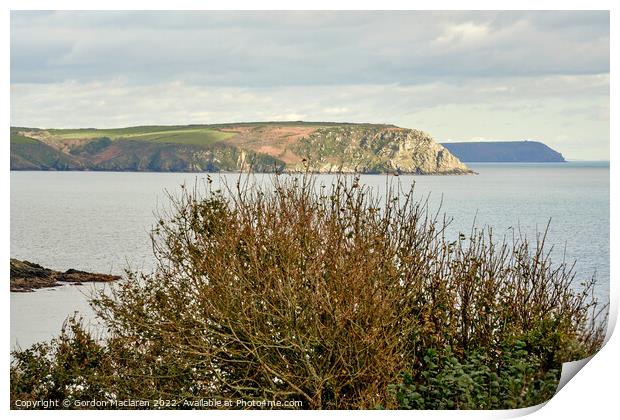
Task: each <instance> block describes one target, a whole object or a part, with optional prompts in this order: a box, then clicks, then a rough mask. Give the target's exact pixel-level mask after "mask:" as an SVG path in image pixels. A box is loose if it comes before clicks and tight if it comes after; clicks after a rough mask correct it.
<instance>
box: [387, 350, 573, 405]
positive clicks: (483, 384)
mask: <svg viewBox="0 0 620 420" xmlns="http://www.w3.org/2000/svg"><path fill="white" fill-rule="evenodd" d="M560 373H561V365H560V364H557V365H556V366H553V367H551V368H549V367H547V366H545V362H544V361H543V360H540V358H539V357H538V356H537V355H535V354H532V353H530V352H529V351H528V350H527V349H526V348H525V343H524V342H523V341H519V340H517V341H516V342H515V343H514V344H512V345H505V346H503V347H502V348H501V350H500V351H497V352H493V351H489V349H476V350H470V351H469V352H468V353H466V354H464V355H462V356H458V355H456V354H455V353H454V352H453V351H452V349H451V348H450V347H446V348H444V349H442V350H441V351H437V350H435V349H433V348H431V349H428V350H427V351H426V354H425V355H424V357H423V358H422V359H421V360H420V364H419V370H417V371H416V372H415V374H414V373H402V374H401V381H400V382H399V383H397V384H395V385H390V386H389V387H388V389H389V391H390V393H391V395H393V397H394V398H395V399H396V400H397V401H398V405H399V407H400V408H402V409H420V410H422V409H423V410H446V409H464V410H467V409H478V410H479V409H510V408H521V407H527V406H532V405H537V404H540V403H543V402H545V401H547V400H548V399H549V398H551V397H552V396H553V394H554V393H555V390H556V388H557V385H558V380H559V377H560Z"/></svg>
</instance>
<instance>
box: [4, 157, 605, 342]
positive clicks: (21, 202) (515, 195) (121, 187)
mask: <svg viewBox="0 0 620 420" xmlns="http://www.w3.org/2000/svg"><path fill="white" fill-rule="evenodd" d="M468 166H469V167H470V168H471V169H472V170H474V171H475V172H476V173H477V174H476V175H464V176H456V175H455V176H428V175H426V176H413V175H400V176H399V177H398V179H397V180H395V179H394V178H396V177H394V176H392V175H363V176H361V178H360V181H359V182H360V183H361V184H366V185H368V186H369V187H370V188H372V190H373V193H375V194H377V195H379V196H381V195H382V194H385V190H386V185H388V184H389V183H390V182H392V183H393V182H399V183H400V184H401V187H402V188H405V189H407V188H409V187H410V186H411V184H415V186H414V188H415V195H416V197H417V198H418V199H420V200H428V203H429V207H430V209H431V210H433V211H436V212H437V213H439V214H440V215H441V216H443V215H445V216H446V218H447V219H449V220H451V223H450V225H449V230H448V232H449V235H453V236H454V237H455V238H458V235H459V233H461V232H465V233H469V232H471V230H472V228H476V229H481V228H491V229H492V230H493V234H494V237H495V238H496V239H497V240H501V239H502V238H503V237H507V238H512V235H513V234H514V233H515V232H520V233H521V234H523V235H525V236H526V237H527V238H529V239H531V240H532V241H535V239H536V237H537V235H540V234H541V233H542V232H544V231H545V229H546V228H547V226H548V233H547V238H546V243H547V244H548V245H549V246H553V251H552V258H553V261H555V262H556V263H560V262H561V261H562V260H563V259H565V260H566V261H568V262H575V270H576V273H577V277H576V280H575V282H576V284H575V287H576V288H578V287H579V286H578V283H580V282H582V281H584V280H587V279H590V278H591V277H592V276H595V277H596V279H597V284H598V285H597V287H596V290H595V295H596V297H597V298H598V299H599V301H601V302H608V301H609V265H610V256H609V236H610V220H609V219H610V213H609V181H610V172H609V162H567V163H552V164H551V163H540V164H534V163H519V164H512V163H511V164H504V163H502V164H491V163H485V164H469V165H468ZM209 176H210V177H211V178H212V179H213V182H214V183H216V184H217V183H228V184H229V185H234V184H235V183H236V182H237V180H238V179H239V175H238V174H209ZM272 176H274V175H269V174H257V175H254V176H253V178H252V182H257V183H261V184H268V183H269V182H270V179H271V177H272ZM317 176H318V180H317V181H318V182H319V183H324V184H326V185H329V184H331V183H332V182H334V180H335V175H317ZM206 177H207V174H197V173H140V172H43V171H40V172H39V171H33V172H27V171H23V172H22V171H13V172H11V175H10V197H11V202H10V254H11V257H12V258H18V259H22V260H28V261H32V262H36V263H38V264H41V265H43V266H45V267H48V268H52V269H56V270H61V271H65V270H67V269H69V268H74V269H79V270H85V271H91V272H98V273H111V274H122V273H123V272H124V270H127V269H128V270H131V271H142V272H149V271H151V270H153V267H154V262H155V261H154V258H153V251H152V246H151V239H150V236H149V232H150V230H151V227H152V226H153V225H154V223H155V221H156V220H157V217H158V214H160V213H161V212H163V211H166V210H167V209H169V208H170V201H169V196H170V195H173V196H174V195H176V194H178V193H179V191H180V189H181V185H186V186H192V187H193V186H194V185H196V184H197V185H201V183H202V182H203V181H204V180H205V178H206ZM102 287H109V286H105V285H101V284H99V285H95V284H85V285H80V286H74V285H66V286H61V287H55V288H51V289H41V290H37V291H34V292H30V293H17V292H11V298H10V303H11V311H10V313H11V320H10V330H11V340H10V343H11V350H14V349H18V348H21V349H25V348H27V347H29V346H31V345H32V344H34V343H36V342H40V341H48V340H50V339H52V338H53V337H55V336H57V335H58V333H59V332H60V330H61V328H62V325H63V323H64V322H65V320H66V319H67V317H68V316H70V315H72V314H74V313H77V314H78V316H81V317H83V319H84V320H85V322H86V323H87V324H88V325H91V327H92V328H95V329H96V328H98V323H97V319H96V317H95V316H94V314H93V311H92V310H91V308H90V306H89V298H90V296H92V294H93V293H95V292H96V291H97V289H98V288H102Z"/></svg>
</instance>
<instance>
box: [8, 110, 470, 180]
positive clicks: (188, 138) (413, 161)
mask: <svg viewBox="0 0 620 420" xmlns="http://www.w3.org/2000/svg"><path fill="white" fill-rule="evenodd" d="M249 167H252V169H253V170H254V171H256V172H272V171H298V170H307V169H308V170H310V171H313V172H365V173H383V172H403V173H417V174H463V173H469V172H470V171H469V169H468V168H467V167H466V166H465V165H464V164H463V163H461V162H460V161H459V160H458V159H457V158H455V157H454V156H453V155H452V154H451V153H450V152H449V151H448V150H447V149H445V148H444V147H443V146H441V145H439V144H438V143H436V142H435V141H434V140H433V138H432V137H430V136H429V135H428V134H426V133H424V132H422V131H419V130H412V129H405V128H399V127H395V126H392V125H380V124H346V123H330V122H266V123H234V124H217V125H186V126H142V127H129V128H118V129H95V128H83V129H45V130H44V129H38V128H24V127H12V128H11V169H13V170H113V171H172V172H175V171H178V172H180V171H192V172H202V171H209V172H215V171H239V170H244V169H248V168H249Z"/></svg>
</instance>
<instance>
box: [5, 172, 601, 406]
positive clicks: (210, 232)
mask: <svg viewBox="0 0 620 420" xmlns="http://www.w3.org/2000/svg"><path fill="white" fill-rule="evenodd" d="M315 179H316V178H313V177H311V176H307V175H306V176H274V178H273V184H272V185H271V186H270V187H267V188H259V187H257V186H256V185H255V184H247V183H246V181H249V180H243V179H239V182H238V183H237V186H236V187H232V188H225V189H224V191H222V190H221V189H216V188H213V187H212V183H211V181H210V179H208V180H207V191H206V194H205V193H204V192H202V191H199V190H198V189H197V188H195V189H193V190H190V189H188V188H185V187H183V188H182V193H181V194H180V195H179V196H178V197H171V208H170V210H169V211H168V212H165V213H164V214H162V215H161V219H160V220H159V222H158V223H157V224H156V226H154V228H153V232H152V237H153V248H154V252H155V256H156V258H157V261H158V266H157V269H156V270H155V272H154V273H152V274H138V273H131V272H129V273H127V276H126V279H125V281H123V282H121V283H119V284H118V285H117V287H115V288H114V293H113V294H112V295H107V294H101V295H98V296H96V297H95V298H94V299H93V300H92V305H93V308H94V309H95V311H96V313H97V315H98V317H99V319H100V321H101V322H102V323H103V324H104V325H105V327H106V329H107V339H106V340H105V341H101V342H99V341H97V340H94V339H93V338H92V337H91V335H90V334H89V333H88V332H87V331H85V330H84V329H83V328H82V327H81V326H80V324H79V323H76V322H72V323H69V326H70V332H71V334H65V333H64V332H63V334H61V336H60V337H59V338H58V339H57V340H55V341H53V342H52V343H51V344H49V345H46V344H39V345H36V346H34V347H33V348H31V349H27V350H23V351H16V352H14V353H13V358H14V360H13V363H12V367H11V398H12V400H15V399H18V398H22V397H24V398H25V397H31V398H35V397H36V398H53V399H55V398H67V397H70V398H74V397H73V395H74V394H75V393H76V392H78V393H80V396H87V397H92V398H97V396H102V395H103V397H105V398H117V399H125V398H131V399H159V398H163V399H174V400H176V401H178V402H183V401H190V400H192V399H195V398H212V399H222V400H236V399H243V400H246V401H264V400H278V401H281V400H299V401H302V403H303V407H304V408H310V409H331V408H338V409H361V408H373V407H378V406H380V407H386V408H413V409H416V408H431V409H441V408H450V409H474V408H476V409H489V408H517V407H524V406H528V405H532V404H538V403H540V402H543V401H545V400H546V399H548V398H549V397H550V396H552V394H553V392H554V390H555V388H556V386H557V381H558V375H559V372H560V367H561V363H563V362H566V361H570V360H575V359H578V358H582V357H585V356H589V355H592V354H593V353H594V352H595V351H596V350H597V349H598V348H599V346H600V345H601V343H602V339H603V334H604V327H605V319H597V316H596V314H597V313H598V309H597V303H596V301H595V300H594V299H592V295H591V292H592V288H593V285H594V283H593V281H590V282H585V283H584V286H583V288H582V290H580V291H575V290H574V289H573V288H572V285H573V284H575V274H574V273H573V272H572V269H571V267H569V266H566V265H563V264H561V265H559V266H552V265H551V262H550V260H549V256H548V253H547V252H546V251H545V247H544V235H543V236H541V237H540V238H538V241H537V243H536V246H534V247H532V246H530V245H529V244H528V243H527V241H525V240H523V239H518V240H515V242H514V243H512V244H507V243H496V242H494V241H493V239H492V237H491V235H490V233H489V232H487V231H484V230H483V231H474V232H472V234H471V235H469V236H468V235H465V234H462V235H460V236H459V239H458V240H457V241H454V242H450V241H448V240H447V239H446V238H445V232H446V225H445V223H441V222H440V221H439V220H438V218H437V216H435V214H436V213H434V212H431V211H430V210H429V209H428V207H427V205H426V203H425V202H417V201H415V200H414V199H413V190H409V191H402V190H401V189H400V185H397V186H393V185H392V187H391V188H390V189H389V191H388V192H387V194H386V196H385V197H383V198H382V199H381V198H379V197H375V196H373V195H372V194H371V191H370V190H369V189H368V188H367V187H364V186H360V184H359V179H357V178H354V179H347V178H341V179H338V180H337V182H335V183H334V184H332V185H331V186H321V185H317V184H316V183H315ZM82 394H83V395H82ZM103 397H101V398H103Z"/></svg>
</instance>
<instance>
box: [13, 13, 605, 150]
mask: <svg viewBox="0 0 620 420" xmlns="http://www.w3.org/2000/svg"><path fill="white" fill-rule="evenodd" d="M265 120H269V121H274V120H306V121H348V122H375V123H392V124H396V125H399V126H402V127H408V128H419V129H423V130H425V131H428V132H429V133H431V134H432V135H433V136H434V137H435V138H436V139H437V140H439V141H469V140H518V139H536V140H540V141H543V142H545V143H547V144H548V145H550V146H551V147H553V148H555V149H557V150H559V151H560V152H562V153H563V154H564V156H565V157H567V158H571V159H609V14H608V13H607V12H583V11H576V12H561V11H550V12H448V11H443V12H269V11H263V12H208V11H204V12H155V11H151V12H144V11H142V12H94V11H91V12H16V11H14V12H11V124H12V125H16V126H36V127H100V128H103V127H121V126H132V125H144V124H190V123H222V122H237V121H265Z"/></svg>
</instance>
